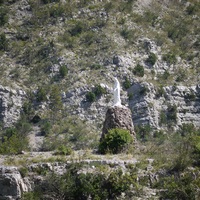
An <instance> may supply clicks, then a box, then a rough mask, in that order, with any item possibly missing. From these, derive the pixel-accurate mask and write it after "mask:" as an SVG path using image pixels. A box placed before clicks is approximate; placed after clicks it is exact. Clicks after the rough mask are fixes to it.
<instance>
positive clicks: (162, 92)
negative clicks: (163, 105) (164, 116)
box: [156, 85, 165, 98]
mask: <svg viewBox="0 0 200 200" xmlns="http://www.w3.org/2000/svg"><path fill="white" fill-rule="evenodd" d="M164 95H165V90H164V88H163V86H162V85H161V86H160V87H159V88H157V90H156V97H158V98H159V97H163V96H164Z"/></svg>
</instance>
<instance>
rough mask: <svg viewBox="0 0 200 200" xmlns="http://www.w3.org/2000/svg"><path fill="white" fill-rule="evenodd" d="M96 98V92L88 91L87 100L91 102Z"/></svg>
mask: <svg viewBox="0 0 200 200" xmlns="http://www.w3.org/2000/svg"><path fill="white" fill-rule="evenodd" d="M95 99H96V95H95V93H94V92H88V93H87V94H86V100H87V101H89V102H94V101H95Z"/></svg>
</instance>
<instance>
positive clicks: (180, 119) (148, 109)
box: [128, 83, 200, 129]
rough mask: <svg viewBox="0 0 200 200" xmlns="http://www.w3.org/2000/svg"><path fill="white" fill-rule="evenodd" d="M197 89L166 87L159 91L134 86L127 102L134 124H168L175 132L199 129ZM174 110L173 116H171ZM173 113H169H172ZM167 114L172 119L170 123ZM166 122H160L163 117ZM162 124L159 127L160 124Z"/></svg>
mask: <svg viewBox="0 0 200 200" xmlns="http://www.w3.org/2000/svg"><path fill="white" fill-rule="evenodd" d="M199 91H200V89H199V86H198V85H197V86H191V87H186V86H168V87H163V88H162V90H160V91H158V89H156V88H155V87H154V86H153V85H152V84H149V83H143V84H134V85H132V87H131V88H130V89H129V91H128V92H129V93H130V94H131V93H133V94H134V95H133V98H132V99H131V100H130V101H129V107H130V108H131V110H132V113H133V115H132V118H133V121H134V123H136V124H149V125H150V126H152V127H155V128H161V127H165V126H166V124H167V123H168V122H172V124H171V125H172V126H173V127H174V128H175V129H176V128H178V126H181V125H182V124H184V123H185V124H188V123H193V124H194V125H196V126H198V127H199V126H200V93H199ZM170 108H173V113H170V112H172V111H170ZM171 110H172V109H171ZM170 114H173V118H172V119H170V116H171V115H170ZM163 116H164V118H166V119H165V120H166V121H164V120H162V117H163ZM161 122H162V123H161Z"/></svg>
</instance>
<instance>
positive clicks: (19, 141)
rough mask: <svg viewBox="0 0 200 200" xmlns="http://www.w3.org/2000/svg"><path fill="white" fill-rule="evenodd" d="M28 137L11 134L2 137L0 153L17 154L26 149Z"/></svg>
mask: <svg viewBox="0 0 200 200" xmlns="http://www.w3.org/2000/svg"><path fill="white" fill-rule="evenodd" d="M28 145H29V144H28V138H27V137H25V136H23V135H20V134H17V133H16V134H15V133H14V134H13V135H12V136H11V137H6V136H4V137H3V142H2V143H1V145H0V154H19V153H21V152H22V151H24V150H27V149H28Z"/></svg>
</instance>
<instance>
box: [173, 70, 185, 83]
mask: <svg viewBox="0 0 200 200" xmlns="http://www.w3.org/2000/svg"><path fill="white" fill-rule="evenodd" d="M186 78H187V73H186V71H185V70H179V71H178V75H177V78H176V81H177V82H181V81H185V79H186Z"/></svg>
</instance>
